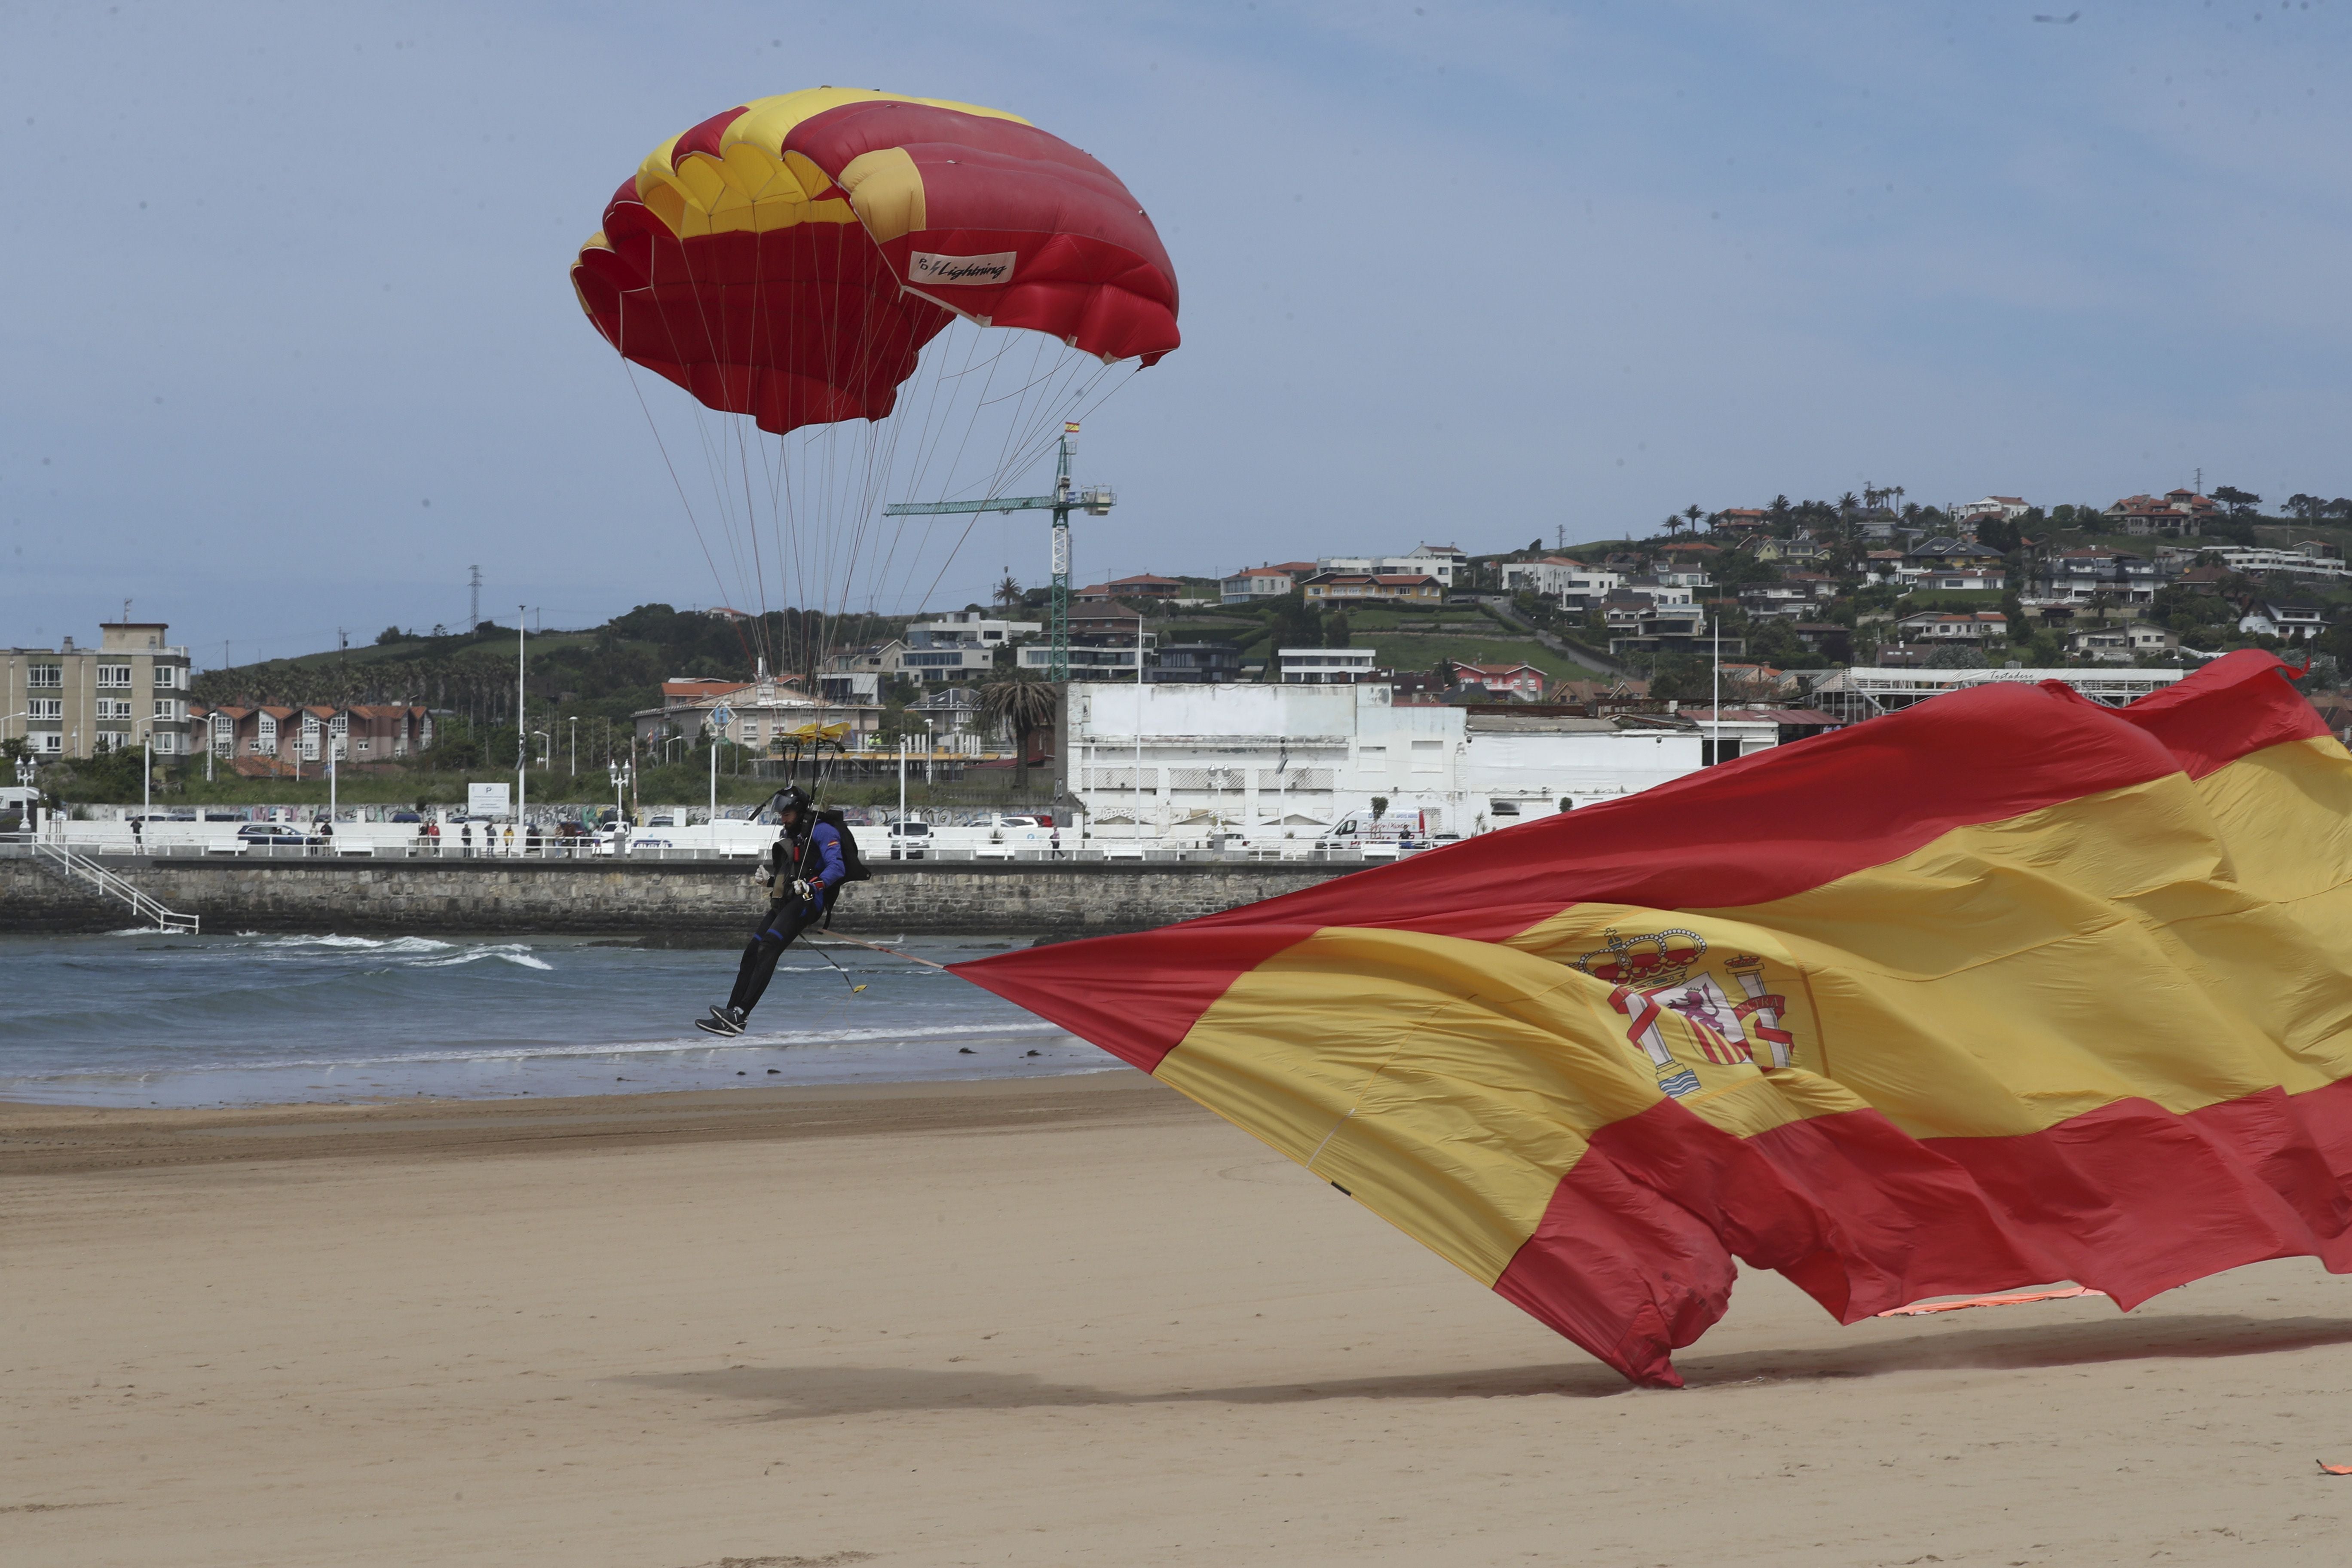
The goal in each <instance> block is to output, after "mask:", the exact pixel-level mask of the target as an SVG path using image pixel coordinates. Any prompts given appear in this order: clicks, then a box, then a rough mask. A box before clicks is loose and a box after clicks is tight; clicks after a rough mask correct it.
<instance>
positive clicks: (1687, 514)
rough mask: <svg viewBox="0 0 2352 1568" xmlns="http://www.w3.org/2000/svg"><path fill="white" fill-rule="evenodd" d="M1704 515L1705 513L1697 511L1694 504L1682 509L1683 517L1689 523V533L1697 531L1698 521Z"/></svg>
mask: <svg viewBox="0 0 2352 1568" xmlns="http://www.w3.org/2000/svg"><path fill="white" fill-rule="evenodd" d="M1683 516H1684V518H1685V520H1687V521H1688V522H1689V523H1690V531H1692V532H1693V533H1696V532H1697V531H1698V520H1699V519H1700V518H1703V517H1705V516H1706V512H1704V511H1702V510H1699V508H1698V506H1697V505H1696V503H1694V504H1692V505H1690V506H1686V507H1685V508H1683Z"/></svg>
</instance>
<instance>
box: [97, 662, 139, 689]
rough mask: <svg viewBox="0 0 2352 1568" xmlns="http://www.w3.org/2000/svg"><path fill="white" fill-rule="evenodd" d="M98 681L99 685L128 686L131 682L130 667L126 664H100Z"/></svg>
mask: <svg viewBox="0 0 2352 1568" xmlns="http://www.w3.org/2000/svg"><path fill="white" fill-rule="evenodd" d="M98 683H99V684H100V686H128V685H130V684H131V667H130V666H129V665H127V664H101V665H100V666H99V667H98Z"/></svg>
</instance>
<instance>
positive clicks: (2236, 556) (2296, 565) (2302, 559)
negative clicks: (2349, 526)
mask: <svg viewBox="0 0 2352 1568" xmlns="http://www.w3.org/2000/svg"><path fill="white" fill-rule="evenodd" d="M2212 553H2214V554H2216V555H2218V556H2220V557H2221V564H2222V565H2224V566H2227V567H2228V568H2229V569H2230V570H2231V571H2232V572H2245V573H2249V574H2251V573H2255V572H2287V573H2292V574H2294V575H2295V576H2298V577H2341V576H2344V575H2346V574H2347V573H2346V568H2345V565H2344V563H2343V562H2341V561H2328V560H2323V559H2322V558H2320V557H2319V556H2316V555H2314V554H2312V553H2310V552H2308V551H2303V550H2248V549H2242V548H2238V547H2234V546H2233V547H2230V548H2225V549H2221V550H2216V551H2214V552H2212Z"/></svg>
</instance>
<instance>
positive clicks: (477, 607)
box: [466, 566, 482, 632]
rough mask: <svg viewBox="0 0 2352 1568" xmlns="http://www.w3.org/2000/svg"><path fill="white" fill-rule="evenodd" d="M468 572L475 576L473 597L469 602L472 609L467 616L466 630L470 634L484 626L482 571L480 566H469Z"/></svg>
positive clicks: (472, 584)
mask: <svg viewBox="0 0 2352 1568" xmlns="http://www.w3.org/2000/svg"><path fill="white" fill-rule="evenodd" d="M466 570H467V571H468V572H470V573H472V574H474V575H473V578H472V580H471V584H470V586H471V587H472V589H473V597H472V599H471V600H469V601H468V603H469V604H470V605H471V606H472V608H471V609H469V610H468V611H467V615H466V629H467V631H469V632H470V631H472V630H473V629H474V628H475V627H476V626H480V625H481V624H482V569H481V568H480V567H478V566H468V567H467V568H466Z"/></svg>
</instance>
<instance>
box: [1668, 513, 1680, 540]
mask: <svg viewBox="0 0 2352 1568" xmlns="http://www.w3.org/2000/svg"><path fill="white" fill-rule="evenodd" d="M1682 525H1683V514H1682V513H1680V512H1678V511H1670V512H1668V513H1666V537H1667V538H1668V539H1672V538H1673V537H1674V536H1675V532H1676V531H1679V530H1680V529H1681V527H1682Z"/></svg>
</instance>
